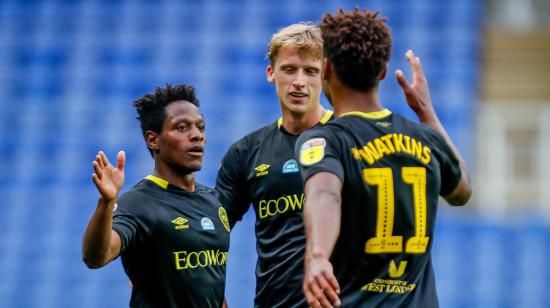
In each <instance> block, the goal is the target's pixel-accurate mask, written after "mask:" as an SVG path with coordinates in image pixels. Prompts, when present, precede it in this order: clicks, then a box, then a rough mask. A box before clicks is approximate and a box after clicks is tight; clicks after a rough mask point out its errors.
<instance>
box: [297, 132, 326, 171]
mask: <svg viewBox="0 0 550 308" xmlns="http://www.w3.org/2000/svg"><path fill="white" fill-rule="evenodd" d="M326 145H327V142H326V141H325V138H313V139H309V140H308V141H306V142H304V144H302V146H301V147H300V163H301V164H302V165H304V166H311V165H314V164H316V163H318V162H320V161H321V160H322V159H323V157H325V146H326Z"/></svg>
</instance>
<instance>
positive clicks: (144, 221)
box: [113, 192, 157, 253]
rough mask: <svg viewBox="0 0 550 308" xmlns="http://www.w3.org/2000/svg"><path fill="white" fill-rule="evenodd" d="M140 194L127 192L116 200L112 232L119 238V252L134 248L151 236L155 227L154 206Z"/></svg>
mask: <svg viewBox="0 0 550 308" xmlns="http://www.w3.org/2000/svg"><path fill="white" fill-rule="evenodd" d="M149 202H151V201H149V198H148V197H146V196H143V195H142V194H140V193H136V192H128V193H125V194H123V195H122V196H120V198H119V199H118V200H117V207H116V209H115V211H114V213H113V230H115V231H116V232H117V233H118V235H119V236H120V241H121V247H120V252H121V253H123V252H124V251H125V250H126V248H128V247H135V246H136V245H138V244H140V243H142V242H143V241H145V240H146V239H147V238H149V237H150V236H151V234H152V233H153V231H154V229H155V226H156V219H155V217H156V215H155V210H156V208H157V207H156V206H155V205H154V204H149Z"/></svg>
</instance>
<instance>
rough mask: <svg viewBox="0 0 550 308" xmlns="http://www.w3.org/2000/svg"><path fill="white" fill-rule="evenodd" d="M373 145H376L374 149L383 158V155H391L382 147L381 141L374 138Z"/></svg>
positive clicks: (386, 148)
mask: <svg viewBox="0 0 550 308" xmlns="http://www.w3.org/2000/svg"><path fill="white" fill-rule="evenodd" d="M374 145H376V149H378V153H380V156H382V157H383V156H384V155H385V154H391V152H390V150H389V149H388V147H387V146H385V145H384V143H383V142H382V140H380V139H378V138H376V139H374Z"/></svg>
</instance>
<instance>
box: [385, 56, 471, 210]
mask: <svg viewBox="0 0 550 308" xmlns="http://www.w3.org/2000/svg"><path fill="white" fill-rule="evenodd" d="M405 57H406V58H407V61H408V62H409V64H410V65H411V68H412V79H413V83H412V84H409V82H408V81H407V79H406V78H405V76H404V75H403V72H402V71H401V70H397V71H396V72H395V78H396V79H397V82H398V83H399V85H400V86H401V88H402V89H403V93H404V94H405V98H406V99H407V104H408V105H409V107H410V108H411V109H412V110H413V111H414V112H415V113H416V115H417V116H418V119H419V120H420V122H421V123H424V124H426V125H428V126H430V127H432V128H433V129H435V130H436V131H438V132H439V133H440V134H441V135H442V136H443V137H444V138H445V140H446V141H447V144H449V146H450V147H451V150H452V151H453V153H454V154H455V156H456V157H457V158H458V160H459V164H460V169H461V171H462V178H461V179H460V183H459V184H458V186H457V187H456V189H455V190H454V191H453V192H452V193H451V194H449V195H448V196H443V198H445V200H447V202H448V203H449V204H451V205H464V204H466V202H468V200H469V199H470V197H471V195H472V187H471V184H470V179H469V177H468V170H467V168H466V163H465V161H464V158H463V157H462V155H461V154H460V152H459V151H458V149H457V148H456V146H455V145H454V143H453V141H452V140H451V138H450V137H449V134H447V131H445V128H444V127H443V125H442V124H441V122H440V121H439V118H438V116H437V114H436V112H435V109H434V107H433V104H432V100H431V98H430V90H429V88H428V81H427V80H426V75H425V74H424V70H423V69H422V64H421V63H420V58H419V57H417V56H415V54H414V53H413V51H412V50H409V51H407V53H406V54H405Z"/></svg>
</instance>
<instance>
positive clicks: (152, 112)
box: [134, 83, 199, 155]
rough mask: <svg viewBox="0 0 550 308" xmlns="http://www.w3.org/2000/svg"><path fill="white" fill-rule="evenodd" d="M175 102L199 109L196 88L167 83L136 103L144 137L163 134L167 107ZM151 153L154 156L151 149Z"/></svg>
mask: <svg viewBox="0 0 550 308" xmlns="http://www.w3.org/2000/svg"><path fill="white" fill-rule="evenodd" d="M175 101H187V102H190V103H191V104H193V105H195V106H197V107H199V100H198V99H197V97H196V95H195V88H193V87H192V86H189V85H185V84H180V85H175V86H172V85H171V84H169V83H167V84H166V87H164V88H161V87H157V88H156V89H155V93H147V94H145V95H143V96H142V97H140V98H138V99H136V100H135V101H134V107H136V110H137V113H138V117H137V119H138V120H139V121H140V123H141V132H142V134H143V136H145V133H146V132H147V131H152V132H155V133H157V134H160V133H161V132H162V126H163V124H164V120H165V119H166V110H165V107H166V105H168V104H170V103H172V102H175ZM149 152H151V155H153V151H151V149H149Z"/></svg>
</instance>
